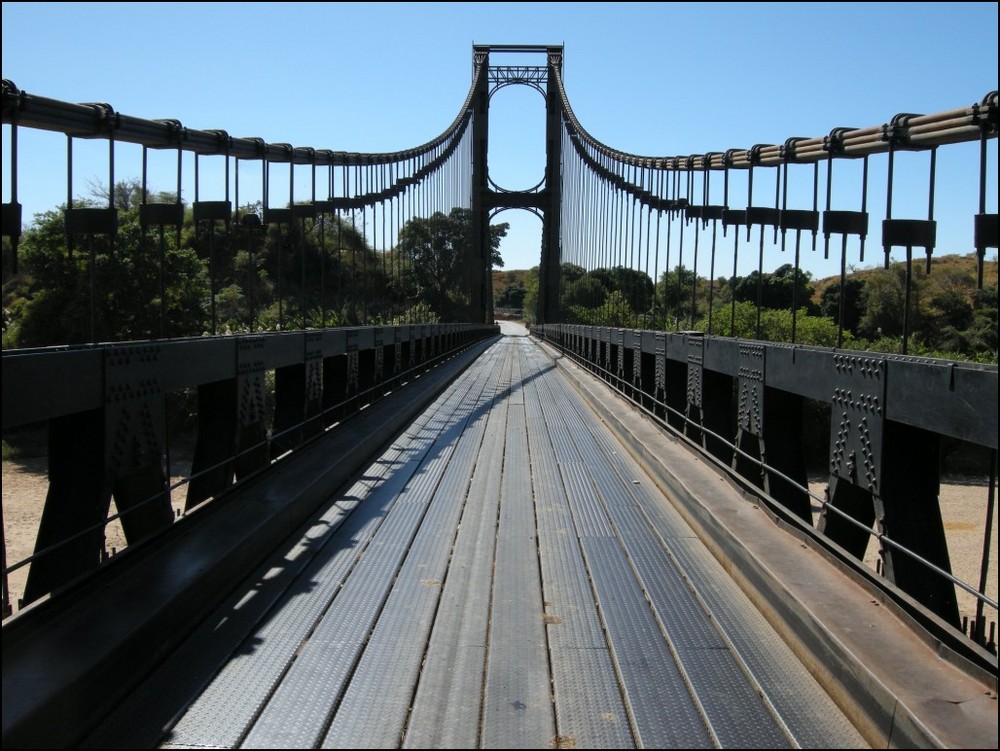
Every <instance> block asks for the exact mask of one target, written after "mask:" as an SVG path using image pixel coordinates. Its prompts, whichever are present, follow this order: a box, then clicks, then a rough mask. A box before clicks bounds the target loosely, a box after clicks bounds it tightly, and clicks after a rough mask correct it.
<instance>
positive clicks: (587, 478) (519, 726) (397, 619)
mask: <svg viewBox="0 0 1000 751" xmlns="http://www.w3.org/2000/svg"><path fill="white" fill-rule="evenodd" d="M85 745H88V746H95V747H96V746H103V747H121V746H133V747H151V746H157V745H160V746H162V747H166V748H190V747H211V748H235V747H245V748H253V747H272V748H283V747H317V746H320V747H343V748H361V747H405V748H430V747H458V748H472V747H493V748H508V747H518V748H520V747H535V748H546V747H577V748H585V747H591V748H597V747H599V748H631V747H687V748H698V747H712V746H724V747H725V746H728V747H733V746H736V747H754V746H757V747H768V748H773V747H788V746H793V747H794V746H802V747H813V746H816V747H859V746H864V745H865V743H864V740H863V738H862V737H861V735H860V734H859V733H858V731H857V730H855V728H854V727H853V726H852V725H851V723H850V722H849V721H848V720H847V719H846V718H845V716H844V715H843V714H842V713H841V712H840V710H839V709H838V708H837V706H836V705H835V704H834V703H833V701H832V700H831V699H830V698H829V696H828V695H827V694H826V693H825V692H824V690H823V688H822V687H821V686H820V685H819V684H818V683H817V682H816V681H815V680H814V678H813V677H812V676H811V675H810V674H809V672H808V671H807V670H806V668H805V667H803V665H802V664H801V662H799V661H798V660H797V659H796V657H795V656H794V654H793V653H792V651H791V650H790V649H789V647H788V646H786V644H785V643H784V642H783V641H782V639H781V638H780V637H779V636H778V634H777V633H776V632H775V631H774V630H773V629H772V628H771V627H770V626H769V625H768V623H767V621H766V620H765V619H764V618H763V616H762V615H761V614H760V613H759V612H758V611H757V609H756V608H755V607H754V606H753V604H752V603H751V602H750V601H749V600H748V599H747V597H746V596H745V595H744V594H743V591H742V590H741V589H740V588H739V587H738V586H737V584H736V583H734V581H733V580H732V579H731V578H730V577H729V576H728V575H727V574H726V573H725V571H724V570H723V569H722V567H721V566H720V565H719V563H718V562H717V561H716V560H715V558H714V557H713V556H712V555H711V553H710V552H709V551H708V550H707V549H706V547H705V546H704V545H703V543H702V542H701V541H699V539H698V538H697V537H696V535H695V533H694V532H693V531H692V529H691V528H690V527H689V526H688V525H687V524H686V523H685V521H684V520H683V519H682V518H681V516H680V515H679V514H678V512H677V511H676V510H675V509H674V508H673V507H672V506H671V504H670V503H669V502H668V501H667V500H666V499H665V498H664V497H663V496H662V495H661V494H660V492H659V491H658V490H657V489H656V488H655V486H654V485H653V484H652V483H651V482H650V481H649V479H648V478H647V477H646V476H645V475H644V474H643V472H642V470H641V469H640V468H639V467H638V466H637V465H636V464H635V463H634V462H633V461H632V459H631V458H629V456H628V455H627V454H626V452H625V450H624V449H622V448H621V447H620V446H619V445H618V444H617V443H616V442H615V440H614V438H613V437H612V436H611V434H610V433H609V432H608V431H607V429H606V428H605V427H604V426H603V425H602V424H601V422H600V421H599V420H598V419H597V418H596V417H595V416H594V413H593V412H591V411H590V410H589V408H588V407H587V406H586V405H585V404H584V403H583V401H582V400H581V398H580V396H579V395H578V394H577V393H576V391H575V390H574V389H573V388H572V387H571V386H570V384H569V383H568V382H567V381H566V380H565V378H564V377H563V376H562V375H561V374H560V373H559V371H558V370H557V369H556V368H555V366H554V363H553V361H552V360H551V359H550V358H549V357H548V356H547V355H546V354H545V353H544V352H543V350H542V349H541V348H540V347H539V346H538V345H537V344H536V343H534V342H533V341H532V340H530V339H529V338H527V337H517V336H505V337H502V338H501V339H500V340H498V341H497V342H496V343H495V344H494V345H492V346H491V347H490V348H489V349H488V350H487V351H486V352H485V353H484V355H483V356H481V357H480V358H479V359H478V360H477V361H475V363H474V364H473V365H472V366H470V367H469V368H468V369H467V370H466V371H465V372H464V373H463V374H462V375H461V376H460V377H459V378H458V379H457V380H456V381H455V382H454V383H453V384H452V385H451V386H450V387H449V388H448V389H447V390H446V391H445V392H444V393H443V394H442V395H441V396H440V397H439V398H438V399H437V400H436V401H435V402H434V403H433V404H432V405H431V406H430V407H429V408H428V409H427V410H426V411H425V412H423V413H422V415H421V416H420V417H419V419H418V420H417V421H416V422H414V423H413V424H412V425H411V426H410V427H409V428H408V429H407V430H406V431H405V433H404V434H403V435H401V436H399V437H398V438H397V439H396V440H395V441H394V442H393V443H392V444H391V445H390V446H389V447H388V448H386V449H385V450H384V452H383V453H382V454H381V455H380V456H379V457H378V458H377V459H376V460H375V461H374V462H373V463H372V464H371V465H370V466H369V467H368V468H367V469H366V470H365V471H364V472H363V473H362V474H361V475H360V476H358V477H357V478H356V480H355V481H354V482H353V483H352V484H351V485H350V486H349V487H346V488H344V489H343V492H342V493H340V494H339V495H337V496H336V497H334V498H331V499H330V501H329V503H328V504H327V505H326V507H325V508H324V509H323V510H322V511H321V512H320V513H318V514H317V515H316V516H315V518H314V519H313V521H312V522H311V523H310V524H309V525H307V527H306V528H305V529H303V531H302V534H301V536H299V537H297V538H296V539H293V540H289V541H288V543H287V545H285V546H284V547H283V548H282V549H280V550H279V551H278V552H277V553H276V554H275V555H274V556H273V557H272V558H271V559H270V560H269V561H268V563H267V564H265V565H264V566H263V567H262V568H260V569H259V570H257V571H256V572H254V573H253V575H252V576H250V577H249V578H247V580H246V581H245V582H244V584H243V585H242V586H241V587H240V588H239V589H238V590H237V591H236V592H234V593H233V595H232V596H231V597H230V598H229V599H228V600H227V601H226V602H224V603H223V604H222V605H221V606H220V607H219V608H218V609H217V610H216V611H215V613H214V615H213V616H212V617H210V618H209V619H207V620H206V621H205V622H204V623H203V624H202V625H201V626H200V627H199V628H198V629H197V630H196V631H195V632H193V633H192V635H191V636H190V637H189V638H188V639H187V640H186V641H185V642H184V643H183V645H182V646H181V647H180V648H179V649H177V650H175V651H174V652H173V653H172V654H170V655H169V656H168V657H167V658H166V659H165V660H164V662H163V663H162V664H161V666H160V667H159V669H158V670H157V671H156V672H155V673H154V674H153V676H152V677H151V678H150V679H149V680H147V681H146V682H145V683H143V684H142V685H141V686H140V687H139V688H138V689H137V690H135V691H134V692H132V693H131V694H130V696H129V698H128V699H127V700H126V701H125V702H124V703H123V704H122V705H120V706H119V707H118V709H117V710H116V711H115V712H114V713H113V714H111V715H110V716H109V717H108V718H107V719H106V721H105V722H104V723H103V724H102V725H100V726H99V727H98V728H97V730H96V731H95V732H93V733H92V734H91V735H90V736H89V738H88V739H87V741H86V744H85Z"/></svg>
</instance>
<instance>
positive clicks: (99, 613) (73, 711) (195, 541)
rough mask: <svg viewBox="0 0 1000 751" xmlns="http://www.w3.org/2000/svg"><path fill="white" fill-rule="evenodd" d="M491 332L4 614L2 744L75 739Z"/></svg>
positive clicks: (441, 386)
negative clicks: (76, 579)
mask: <svg viewBox="0 0 1000 751" xmlns="http://www.w3.org/2000/svg"><path fill="white" fill-rule="evenodd" d="M495 340H496V337H495V336H493V337H489V338H487V339H484V340H481V341H479V342H476V343H475V344H473V345H471V346H470V347H468V348H467V349H465V350H464V351H462V352H460V353H459V354H457V355H456V356H454V357H452V358H450V359H449V360H447V361H446V362H444V363H442V364H441V365H439V366H438V367H437V368H435V369H434V370H432V371H430V372H428V373H426V374H424V375H422V376H421V377H420V378H417V379H415V380H414V381H412V382H411V383H410V384H407V385H406V386H405V387H404V388H402V389H399V390H397V391H395V392H393V393H391V394H389V395H387V396H385V397H383V398H382V399H380V400H379V401H377V402H375V403H374V404H372V405H371V406H369V407H367V408H366V409H364V410H362V411H361V412H360V413H359V414H358V415H356V416H355V417H353V418H351V419H350V421H349V424H346V425H345V426H344V427H345V428H346V429H344V430H337V429H335V430H333V431H331V432H329V433H327V434H326V435H324V436H322V437H320V438H319V439H317V440H316V441H314V442H312V443H310V444H308V445H307V446H305V447H303V448H302V449H300V450H299V454H300V455H299V456H298V457H290V458H289V459H287V460H286V461H284V462H282V463H280V464H278V465H277V466H275V467H274V469H273V470H272V471H270V472H267V473H262V474H261V475H260V476H259V477H257V478H255V479H251V480H249V481H248V483H247V484H246V485H243V486H240V487H239V489H238V491H237V493H232V494H229V495H228V496H224V497H221V498H218V499H216V500H215V501H213V502H212V503H210V504H207V505H206V506H204V507H203V509H202V510H200V511H199V512H196V513H194V514H192V515H191V516H190V517H187V518H185V519H181V520H179V521H178V522H177V523H176V524H174V525H173V526H172V527H171V528H170V529H169V530H168V531H167V532H165V533H164V535H163V536H161V537H159V538H156V539H155V540H152V541H150V542H149V543H147V544H145V545H139V546H137V547H136V549H134V550H131V551H126V552H125V553H124V554H122V555H121V556H120V557H119V558H117V559H115V560H113V561H112V562H111V563H110V564H109V565H108V566H107V567H106V568H104V569H102V572H101V574H99V575H98V576H95V577H93V578H91V579H88V580H86V581H84V582H81V583H80V584H79V585H77V586H72V587H70V588H69V589H68V590H67V591H63V592H57V593H55V594H53V595H52V596H50V597H49V598H47V599H43V600H40V601H39V602H38V603H36V604H34V605H32V606H30V607H29V608H26V609H25V610H24V611H22V612H21V613H20V614H18V616H17V617H16V618H13V619H11V620H10V621H8V622H7V623H5V624H4V626H3V746H4V747H5V748H14V747H64V748H65V747H70V746H72V745H74V743H76V742H78V741H79V740H80V739H81V738H82V737H84V736H85V735H86V733H87V732H89V731H90V730H91V729H92V728H93V727H94V726H95V725H96V724H97V723H98V722H99V721H100V720H101V719H102V718H103V717H104V716H105V714H106V713H107V712H108V711H110V710H111V709H112V708H113V707H114V706H115V704H116V703H117V702H118V701H120V700H121V699H122V698H123V697H124V696H126V695H127V694H128V693H129V691H130V690H131V689H132V688H133V687H134V686H136V685H138V683H139V682H140V681H141V680H142V679H143V678H144V677H145V676H146V675H147V674H148V673H149V672H150V671H151V670H152V669H153V668H154V667H155V666H156V665H157V664H158V663H159V662H160V660H161V659H162V658H163V657H164V656H165V655H166V654H167V653H169V651H170V650H172V649H173V648H174V647H176V646H177V645H178V644H179V643H180V642H181V641H182V640H183V639H184V638H185V637H186V636H187V634H189V633H190V632H191V631H192V630H193V629H194V628H195V626H197V624H198V623H199V622H200V621H201V620H202V619H203V618H204V617H205V616H206V615H207V614H208V613H209V612H210V610H211V608H212V607H213V606H214V605H215V604H216V603H217V602H218V601H219V600H220V599H221V598H224V597H225V596H226V595H227V594H229V593H230V592H231V591H232V589H233V588H234V587H235V586H237V585H238V584H239V582H240V581H241V580H242V579H243V577H245V576H246V575H247V573H248V572H250V571H252V570H253V569H254V568H255V567H256V566H258V565H260V563H261V562H262V561H264V560H265V559H266V557H267V556H268V555H269V554H270V553H271V552H272V551H273V550H274V549H275V548H276V547H277V546H278V545H280V543H281V542H282V541H283V540H285V539H286V538H287V537H288V536H289V535H290V534H292V533H293V532H295V530H297V529H298V528H299V527H300V526H301V525H302V524H303V523H305V522H306V521H307V520H308V519H309V517H310V516H311V515H312V514H313V513H315V511H316V510H317V509H318V508H319V507H320V506H321V504H322V503H323V502H325V501H326V500H327V499H328V498H329V497H330V496H331V495H332V494H333V493H334V492H335V491H336V490H337V489H338V488H339V487H340V486H341V485H343V483H345V482H346V481H347V480H348V479H349V478H350V477H351V476H352V475H353V474H354V473H356V472H357V471H358V470H359V469H361V468H362V467H363V466H364V463H365V462H366V461H368V460H369V459H370V458H371V456H373V455H374V454H375V452H376V450H377V449H379V448H380V447H382V446H384V445H385V444H387V443H388V442H389V441H391V440H393V439H394V437H395V436H396V435H398V434H399V433H400V431H402V430H403V429H404V428H405V427H406V426H407V425H408V424H409V423H410V422H412V420H413V419H414V418H415V417H416V416H417V414H418V413H419V411H420V410H421V409H423V408H424V407H425V406H426V405H427V404H429V403H430V402H431V401H432V400H433V399H435V398H436V397H437V396H438V395H439V394H440V393H441V392H442V391H444V390H445V389H446V388H447V387H448V386H449V385H450V384H451V382H452V381H453V380H454V379H455V378H456V377H457V376H458V375H459V374H460V373H461V372H462V371H464V370H465V369H466V368H467V367H468V366H469V365H470V364H471V363H472V362H473V361H474V360H475V359H476V358H477V357H478V356H479V355H480V354H481V353H482V352H483V351H484V350H485V349H486V348H487V347H489V346H490V345H491V344H492V343H493V342H494V341H495ZM189 521H190V522H196V523H186V522H189ZM125 563H128V564H129V565H124V564H125Z"/></svg>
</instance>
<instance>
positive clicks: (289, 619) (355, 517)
mask: <svg viewBox="0 0 1000 751" xmlns="http://www.w3.org/2000/svg"><path fill="white" fill-rule="evenodd" d="M450 399H453V396H452V395H451V392H445V394H443V395H442V396H441V397H439V399H438V400H436V401H435V402H434V404H432V405H431V407H429V408H428V409H427V410H426V411H425V412H424V413H422V415H421V417H420V418H419V419H418V420H417V421H416V422H415V423H414V425H413V426H412V427H411V428H410V429H408V430H407V431H406V432H405V433H404V434H403V435H402V436H400V438H399V439H397V440H396V441H394V442H393V444H392V446H391V447H390V449H389V450H387V451H386V452H385V453H384V454H383V455H382V456H381V457H380V458H379V459H377V460H376V461H375V462H374V463H373V464H372V466H371V467H369V468H368V469H367V470H366V471H365V473H364V475H363V476H362V478H361V479H359V480H358V481H357V482H355V483H354V484H353V485H352V486H351V487H350V488H349V489H348V491H347V493H346V496H347V497H348V498H353V499H364V503H361V504H360V507H359V508H358V509H357V511H356V513H353V514H351V516H350V517H349V518H348V520H347V522H346V524H344V526H343V527H342V528H341V530H339V531H338V533H337V534H336V535H335V536H334V537H332V538H331V539H330V540H329V542H328V544H327V546H326V547H325V548H324V550H323V552H322V553H321V554H320V555H319V556H317V559H316V561H315V562H314V563H313V564H312V565H310V567H309V568H308V569H307V570H306V572H305V573H304V574H303V576H302V577H301V580H304V581H305V582H306V584H305V586H303V585H302V584H300V583H294V584H290V588H289V590H288V594H286V596H285V598H284V599H283V602H282V603H280V604H279V605H278V606H277V607H276V608H275V612H274V614H273V616H272V617H270V618H269V619H268V620H266V621H265V622H264V623H263V625H262V627H261V629H260V630H259V631H257V632H256V633H255V634H253V635H252V636H251V637H250V638H249V639H248V640H247V642H246V644H245V645H244V646H242V647H240V648H239V650H238V652H237V653H236V657H235V658H234V659H233V660H231V661H230V662H229V663H228V664H226V665H225V667H223V669H222V670H221V671H220V672H219V674H218V675H217V676H216V677H215V679H214V680H213V681H212V683H211V684H209V686H208V687H207V689H206V690H205V691H204V692H203V693H202V694H201V695H200V696H199V697H198V699H197V700H196V701H194V702H193V704H192V705H191V707H189V709H188V710H187V711H186V712H185V713H184V715H183V716H182V717H181V718H180V720H179V721H178V723H177V724H176V726H175V727H174V728H173V729H172V731H171V732H170V733H169V735H168V736H167V741H166V745H170V746H175V745H176V746H190V745H196V746H197V745H206V744H208V745H213V744H218V743H220V742H221V743H222V744H223V745H227V746H235V745H236V744H237V743H239V742H240V740H241V738H242V737H243V736H244V735H245V733H246V732H247V729H248V728H249V727H250V725H251V724H252V723H253V721H254V719H255V717H256V716H257V715H258V713H259V712H260V710H261V708H262V707H263V706H264V704H265V702H266V701H267V697H268V696H269V695H270V693H271V692H272V691H273V690H274V687H275V686H276V685H277V684H278V682H279V681H280V680H281V679H282V677H283V676H284V674H285V671H286V670H287V666H288V664H289V663H290V662H291V660H292V659H294V657H295V653H296V651H297V650H298V648H299V644H300V642H301V640H302V638H304V636H305V635H306V634H308V633H309V632H310V631H311V630H312V629H313V628H314V627H315V624H316V622H317V621H318V619H319V618H320V617H321V615H322V614H323V612H324V611H325V609H326V607H328V604H329V602H330V600H331V599H332V598H333V597H335V596H336V595H337V594H338V592H339V591H340V587H341V584H342V582H343V580H344V578H345V577H346V575H347V573H348V572H349V571H350V569H351V567H352V566H353V565H354V563H355V560H356V559H357V557H358V556H359V555H360V554H361V553H362V551H363V550H364V547H365V546H366V545H367V544H368V543H369V541H370V540H371V538H372V536H373V535H374V533H375V531H376V530H377V529H378V526H379V525H380V524H381V523H382V520H383V517H384V514H385V513H386V512H387V510H388V508H389V507H391V505H392V503H393V502H394V499H395V497H396V495H397V493H398V492H399V490H400V489H401V488H402V487H404V486H405V483H406V481H407V480H408V479H409V477H410V476H411V475H412V474H413V472H414V471H416V469H417V467H418V466H419V462H420V458H421V456H422V455H423V452H424V451H426V450H427V448H429V446H430V442H429V439H430V434H428V433H427V432H426V430H427V426H428V424H429V423H430V422H431V421H432V420H433V419H434V418H435V416H436V415H440V414H442V410H447V408H448V406H449V400H450ZM443 414H447V412H446V411H445V412H443ZM305 592H309V594H310V596H309V597H304V596H302V595H303V594H304V593H305ZM250 656H252V659H250Z"/></svg>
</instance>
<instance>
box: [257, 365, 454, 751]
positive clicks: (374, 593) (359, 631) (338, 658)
mask: <svg viewBox="0 0 1000 751" xmlns="http://www.w3.org/2000/svg"><path fill="white" fill-rule="evenodd" d="M464 381H465V388H464V389H461V388H459V389H455V390H452V391H451V392H449V393H451V394H452V399H453V398H454V396H455V395H460V398H464V396H465V395H466V394H467V393H468V388H469V378H465V379H464ZM453 404H454V402H453ZM456 422H457V418H456V417H455V414H454V411H450V412H449V413H448V414H447V415H445V416H443V418H441V419H437V420H432V421H431V423H430V424H429V425H428V431H429V432H430V433H431V435H434V432H435V431H436V433H437V435H436V440H433V441H432V442H431V445H429V446H428V447H427V449H426V451H425V452H424V454H423V457H422V461H421V463H420V466H419V468H418V469H417V470H416V472H415V473H414V474H413V475H412V476H411V477H410V479H409V482H408V483H407V485H406V486H405V487H404V488H403V489H402V490H401V491H400V494H399V498H398V500H397V502H396V503H395V504H394V505H393V507H392V508H391V509H390V511H389V512H388V516H387V517H386V519H385V521H384V522H383V523H382V524H381V526H380V527H379V529H378V530H377V532H376V534H375V537H374V539H373V540H372V542H371V544H370V545H369V546H368V548H367V549H366V550H365V552H364V554H363V555H362V557H361V558H360V560H359V561H358V564H357V566H356V567H355V569H354V570H353V571H352V572H351V575H350V577H349V578H348V580H347V581H346V583H345V584H344V586H343V588H342V589H341V592H340V594H339V595H338V596H337V598H336V599H335V600H334V601H333V604H332V605H331V606H330V608H329V610H328V611H327V612H326V613H325V614H324V616H323V618H322V620H321V621H320V623H319V624H318V625H317V626H316V629H315V631H313V633H312V634H311V635H310V636H309V638H308V641H307V642H306V643H305V645H304V647H303V648H302V649H301V651H300V653H299V655H298V657H297V658H296V660H295V662H294V663H292V665H291V667H290V669H289V671H288V673H287V674H286V675H285V677H284V678H283V679H282V681H281V685H280V686H278V688H277V689H276V691H275V692H274V695H273V696H272V697H271V699H270V700H269V701H268V703H267V705H266V707H264V709H263V711H262V712H261V714H260V716H259V718H258V719H257V721H256V722H255V724H254V726H253V729H252V730H251V731H250V733H249V734H248V736H247V739H246V741H245V743H244V744H243V745H244V747H247V748H257V747H261V746H264V747H282V748H301V747H304V746H312V745H315V744H316V742H317V741H318V739H319V738H320V736H321V735H322V734H324V733H325V732H326V731H327V729H328V724H329V722H330V719H331V718H332V715H333V711H334V707H335V706H336V703H337V702H338V701H339V699H340V697H341V694H342V693H343V691H344V690H345V688H346V686H347V683H348V681H349V680H350V677H351V673H352V672H353V669H354V666H355V663H356V661H357V659H358V657H359V655H360V653H361V650H362V649H363V647H364V645H365V643H366V641H367V638H368V635H369V633H370V631H371V629H372V626H373V624H374V623H375V621H376V619H377V618H378V616H379V614H380V612H381V610H382V607H383V605H384V603H385V600H386V598H387V597H388V594H389V589H390V587H391V586H392V583H393V581H394V579H395V577H396V574H397V572H398V571H399V568H400V566H401V565H402V561H403V558H404V556H405V555H406V552H407V550H408V549H409V547H410V545H411V543H412V541H413V538H414V536H415V535H416V532H417V529H418V527H419V525H420V523H421V521H422V520H423V517H424V514H425V512H426V510H427V503H428V502H429V501H430V498H431V495H432V494H433V492H434V490H435V488H436V487H437V485H438V482H439V481H440V479H441V476H442V474H443V473H444V470H445V467H446V466H447V460H448V458H449V457H450V455H451V451H452V449H453V448H454V442H453V438H454V437H455V436H454V435H453V434H452V435H449V433H450V431H449V430H448V429H449V428H450V427H451V426H452V425H453V424H455V423H456ZM443 435H447V436H448V437H447V438H446V439H442V437H441V436H443ZM403 498H407V499H408V500H409V501H410V502H401V499H403Z"/></svg>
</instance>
